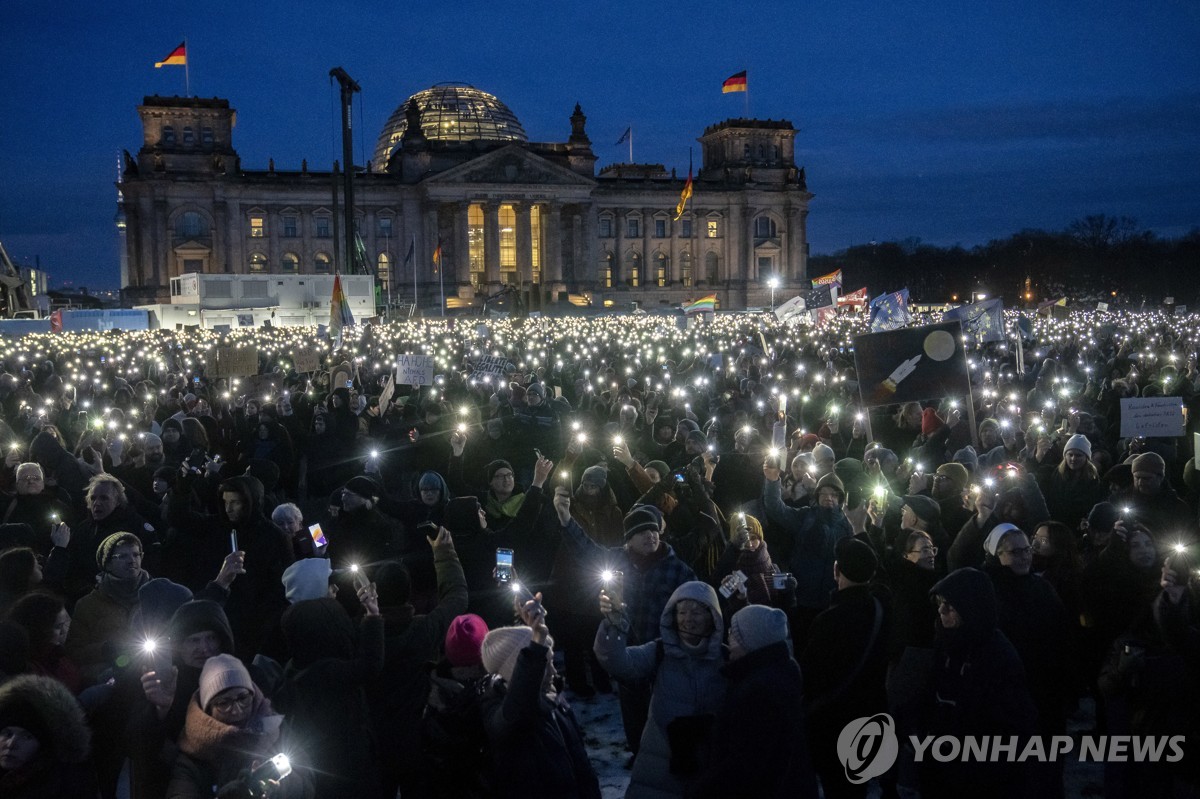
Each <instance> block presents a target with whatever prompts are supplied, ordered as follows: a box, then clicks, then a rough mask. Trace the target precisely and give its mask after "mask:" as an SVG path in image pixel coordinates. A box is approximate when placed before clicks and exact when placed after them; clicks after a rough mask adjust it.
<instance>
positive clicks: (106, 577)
mask: <svg viewBox="0 0 1200 799" xmlns="http://www.w3.org/2000/svg"><path fill="white" fill-rule="evenodd" d="M149 581H150V573H149V572H147V571H146V570H145V569H138V570H137V572H136V573H135V574H134V575H133V576H132V577H125V578H121V577H115V576H113V574H112V573H111V572H102V573H101V574H100V581H99V583H97V585H96V588H97V589H98V590H99V591H100V593H102V594H104V595H105V596H106V597H108V598H109V599H111V600H112V601H113V602H116V603H117V604H118V605H121V606H123V607H133V606H134V605H136V604H137V601H138V589H139V588H141V587H142V586H143V585H145V584H146V583H148V582H149Z"/></svg>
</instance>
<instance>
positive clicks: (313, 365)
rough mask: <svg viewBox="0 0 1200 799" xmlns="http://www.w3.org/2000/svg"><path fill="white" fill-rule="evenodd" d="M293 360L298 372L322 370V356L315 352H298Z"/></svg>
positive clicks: (293, 355) (293, 356)
mask: <svg viewBox="0 0 1200 799" xmlns="http://www.w3.org/2000/svg"><path fill="white" fill-rule="evenodd" d="M292 360H293V361H295V364H294V365H295V367H296V371H297V372H315V371H317V370H318V369H320V368H321V354H320V353H319V352H317V351H315V350H297V351H296V352H295V353H293V354H292Z"/></svg>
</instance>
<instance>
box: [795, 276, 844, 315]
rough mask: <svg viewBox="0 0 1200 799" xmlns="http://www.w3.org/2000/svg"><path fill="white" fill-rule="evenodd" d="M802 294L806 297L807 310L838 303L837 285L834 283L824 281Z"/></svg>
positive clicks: (829, 306) (832, 305) (828, 306)
mask: <svg viewBox="0 0 1200 799" xmlns="http://www.w3.org/2000/svg"><path fill="white" fill-rule="evenodd" d="M801 296H802V297H804V307H805V308H806V309H807V310H810V311H815V310H816V309H817V308H831V307H834V305H835V304H836V296H837V286H836V285H834V284H832V283H823V284H821V285H820V286H817V287H816V288H814V289H813V290H812V291H808V292H805V293H804V294H802V295H801Z"/></svg>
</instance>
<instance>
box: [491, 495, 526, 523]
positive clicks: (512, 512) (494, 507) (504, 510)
mask: <svg viewBox="0 0 1200 799" xmlns="http://www.w3.org/2000/svg"><path fill="white" fill-rule="evenodd" d="M524 502H525V495H524V494H523V493H522V494H516V493H514V494H513V495H512V496H511V497H509V498H508V499H506V500H504V501H503V502H501V501H500V500H499V499H497V498H496V495H495V494H493V493H492V492H491V491H489V492H488V498H487V505H486V506H485V507H484V511H486V512H487V515H488V516H491V517H492V518H494V519H515V518H517V512H518V511H520V510H521V505H522V504H523V503H524Z"/></svg>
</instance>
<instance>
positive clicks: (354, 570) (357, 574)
mask: <svg viewBox="0 0 1200 799" xmlns="http://www.w3.org/2000/svg"><path fill="white" fill-rule="evenodd" d="M350 576H351V578H352V579H353V580H354V587H355V588H357V589H358V590H360V591H361V590H362V589H364V588H366V587H367V586H368V585H370V583H369V582H368V581H367V575H365V574H363V571H362V569H360V568H358V564H357V563H351V564H350Z"/></svg>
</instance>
